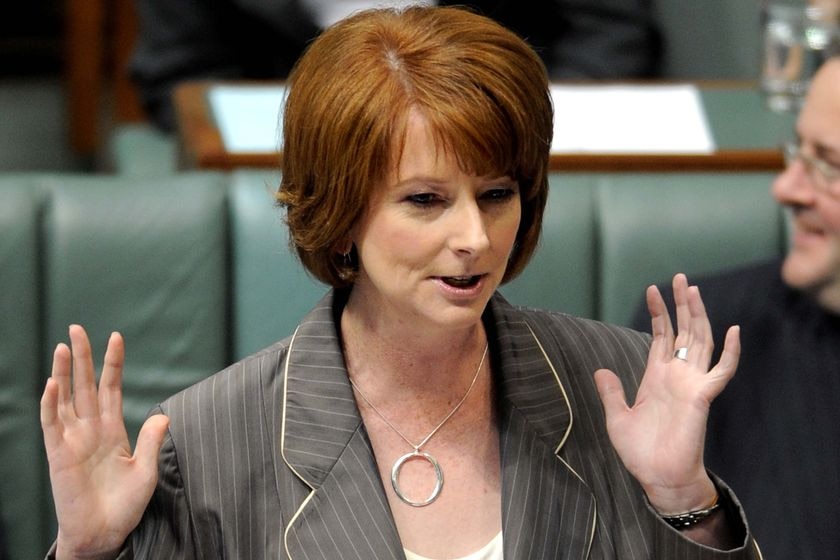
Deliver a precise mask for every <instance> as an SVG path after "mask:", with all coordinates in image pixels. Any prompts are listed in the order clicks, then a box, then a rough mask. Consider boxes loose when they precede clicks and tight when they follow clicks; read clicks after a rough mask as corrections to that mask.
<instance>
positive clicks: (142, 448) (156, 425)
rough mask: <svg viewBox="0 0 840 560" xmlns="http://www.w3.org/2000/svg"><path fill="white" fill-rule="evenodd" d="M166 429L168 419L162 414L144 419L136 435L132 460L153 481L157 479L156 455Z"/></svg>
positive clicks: (158, 452)
mask: <svg viewBox="0 0 840 560" xmlns="http://www.w3.org/2000/svg"><path fill="white" fill-rule="evenodd" d="M167 429H169V418H168V417H167V416H165V415H163V414H155V415H153V416H150V417H149V418H147V419H146V421H145V422H144V423H143V427H142V428H140V433H139V434H138V435H137V446H136V447H135V448H134V458H135V459H136V460H137V463H138V464H139V465H140V467H141V468H142V469H143V470H144V471H145V472H147V473H149V476H151V477H154V478H155V479H156V478H157V460H158V455H159V454H160V447H161V445H163V440H164V438H165V437H166V431H167ZM152 487H154V485H152Z"/></svg>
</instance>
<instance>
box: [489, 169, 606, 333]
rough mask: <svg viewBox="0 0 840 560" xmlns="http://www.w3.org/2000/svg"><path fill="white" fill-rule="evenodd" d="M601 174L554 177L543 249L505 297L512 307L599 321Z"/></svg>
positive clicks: (506, 290)
mask: <svg viewBox="0 0 840 560" xmlns="http://www.w3.org/2000/svg"><path fill="white" fill-rule="evenodd" d="M595 178H596V175H593V174H589V173H554V174H552V175H551V176H550V177H549V195H548V203H547V205H546V210H545V215H544V216H543V231H542V237H541V239H540V244H539V246H538V247H537V250H536V252H535V253H534V256H533V258H532V259H531V262H530V263H529V264H528V267H527V268H525V270H524V271H523V272H522V274H521V275H520V276H519V277H518V278H515V279H513V280H512V281H511V282H510V283H508V284H506V285H504V286H502V288H501V290H500V291H501V292H502V294H503V295H504V296H505V297H506V298H507V299H508V301H510V302H511V303H514V304H517V305H524V306H529V307H539V308H543V309H552V310H554V311H562V312H564V313H569V314H571V315H580V316H582V317H595V316H596V312H597V309H596V294H595V286H596V282H595V280H596V278H597V269H596V266H597V262H596V260H595V259H593V258H592V255H593V254H595V250H596V248H597V245H596V238H595V235H596V231H595V228H594V224H595V216H596V214H597V209H596V208H595V199H594V192H595V186H596V184H597V183H596V180H595Z"/></svg>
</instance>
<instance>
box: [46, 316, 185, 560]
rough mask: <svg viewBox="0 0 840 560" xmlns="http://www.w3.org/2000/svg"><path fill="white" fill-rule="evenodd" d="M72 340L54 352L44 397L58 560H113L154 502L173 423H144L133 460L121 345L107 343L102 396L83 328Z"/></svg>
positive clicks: (74, 330)
mask: <svg viewBox="0 0 840 560" xmlns="http://www.w3.org/2000/svg"><path fill="white" fill-rule="evenodd" d="M69 333H70V347H69V348H68V346H67V345H66V344H59V345H58V346H57V347H56V349H55V354H54V356H53V369H52V376H51V377H50V378H49V379H48V380H47V384H46V387H45V388H44V394H43V396H42V397H41V428H42V430H43V433H44V445H45V447H46V450H47V458H48V459H49V465H50V483H51V485H52V492H53V498H54V501H55V509H56V515H57V517H58V539H57V541H56V544H57V549H56V558H59V559H60V558H75V557H82V556H83V557H86V558H97V557H101V558H107V557H113V556H116V553H117V551H118V550H119V548H120V547H121V546H122V544H123V542H124V541H125V539H126V537H127V536H128V534H129V533H130V532H131V530H132V529H134V527H135V526H137V524H138V523H139V522H140V518H141V517H142V515H143V511H144V510H145V508H146V506H147V504H148V503H149V500H150V499H151V496H152V493H153V491H154V488H155V484H156V482H157V457H158V453H159V452H160V447H161V444H162V442H163V439H164V436H165V434H166V430H167V427H168V425H169V419H168V418H167V417H166V416H163V415H156V416H152V417H150V418H149V419H148V420H146V423H145V424H144V425H143V428H142V429H141V430H140V434H139V436H138V439H137V448H136V450H135V453H134V454H132V452H131V447H130V444H129V442H128V436H127V434H126V429H125V421H124V420H123V415H122V387H121V381H122V369H123V360H124V355H125V348H124V345H123V339H122V337H121V336H120V335H119V334H118V333H114V334H112V335H111V338H110V339H109V340H108V348H107V350H106V352H105V360H104V364H103V366H102V375H101V378H100V381H99V389H98V390H97V387H96V379H95V377H96V376H95V371H94V367H93V359H92V357H91V349H90V343H89V341H88V337H87V334H86V333H85V331H84V329H83V328H82V327H80V326H79V325H71V326H70V329H69ZM71 349H72V350H71Z"/></svg>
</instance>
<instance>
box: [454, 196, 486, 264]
mask: <svg viewBox="0 0 840 560" xmlns="http://www.w3.org/2000/svg"><path fill="white" fill-rule="evenodd" d="M452 217H453V219H452V223H451V224H450V227H451V234H450V243H451V248H452V250H454V251H456V252H460V253H468V254H473V253H476V252H479V251H482V250H484V249H487V248H488V247H489V246H490V238H489V236H488V232H487V224H486V222H485V216H484V215H483V213H482V212H481V209H480V208H479V207H478V204H477V203H475V202H469V203H464V204H460V205H458V207H457V211H456V212H454V213H453V215H452Z"/></svg>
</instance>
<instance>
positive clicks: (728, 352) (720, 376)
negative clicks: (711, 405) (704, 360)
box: [708, 325, 741, 401]
mask: <svg viewBox="0 0 840 560" xmlns="http://www.w3.org/2000/svg"><path fill="white" fill-rule="evenodd" d="M740 358H741V328H740V327H738V326H737V325H736V326H732V327H729V330H727V331H726V337H725V339H724V343H723V351H722V352H721V354H720V360H718V363H717V364H715V367H713V368H712V369H711V371H709V373H708V377H709V378H710V380H711V381H712V383H711V386H712V390H713V391H712V393H711V394H710V395H709V400H710V401H711V399H713V398H714V397H716V396H717V395H719V394H720V392H721V391H723V388H724V387H726V384H727V383H729V380H730V379H732V377H733V376H734V375H735V372H736V371H737V369H738V361H739V360H740Z"/></svg>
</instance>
